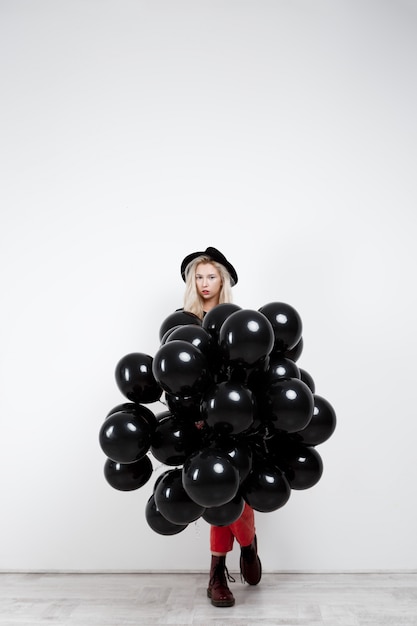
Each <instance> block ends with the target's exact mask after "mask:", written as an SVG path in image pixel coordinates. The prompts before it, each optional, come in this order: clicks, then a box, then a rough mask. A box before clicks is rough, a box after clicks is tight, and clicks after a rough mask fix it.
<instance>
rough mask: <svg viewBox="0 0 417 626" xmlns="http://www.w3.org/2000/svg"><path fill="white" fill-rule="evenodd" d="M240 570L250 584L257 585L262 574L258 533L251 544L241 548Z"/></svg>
mask: <svg viewBox="0 0 417 626" xmlns="http://www.w3.org/2000/svg"><path fill="white" fill-rule="evenodd" d="M240 571H241V574H242V576H243V578H244V579H245V580H246V582H247V583H249V584H250V585H257V584H258V582H259V581H260V580H261V576H262V565H261V561H260V560H259V556H258V542H257V539H256V535H255V537H254V538H253V541H252V543H251V544H250V545H249V546H245V547H243V548H241V550H240Z"/></svg>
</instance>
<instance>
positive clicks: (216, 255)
mask: <svg viewBox="0 0 417 626" xmlns="http://www.w3.org/2000/svg"><path fill="white" fill-rule="evenodd" d="M199 256H206V257H208V258H209V259H211V260H212V261H215V262H216V263H220V264H221V265H223V266H224V267H225V268H226V269H227V271H228V272H229V274H230V278H231V279H232V287H233V285H236V283H237V280H238V278H237V272H236V270H235V268H234V267H233V265H232V264H231V263H229V261H228V260H227V259H226V257H225V256H224V254H222V253H221V252H220V250H217V248H212V247H210V246H209V247H208V248H206V249H205V250H203V251H200V252H192V254H189V255H188V256H186V257H185V259H184V260H183V262H182V263H181V276H182V279H183V280H184V281H185V270H186V269H187V265H189V264H190V263H191V262H192V261H194V259H196V258H197V257H199Z"/></svg>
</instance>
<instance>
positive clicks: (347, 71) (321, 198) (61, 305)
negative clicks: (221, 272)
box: [0, 0, 417, 571]
mask: <svg viewBox="0 0 417 626" xmlns="http://www.w3.org/2000/svg"><path fill="white" fill-rule="evenodd" d="M416 35H417V5H416V3H415V2H413V1H411V0H409V1H405V0H402V1H400V0H395V1H394V0H391V1H389V0H386V1H379V2H376V1H371V0H367V1H366V0H365V1H364V0H360V1H359V0H357V1H351V2H341V1H339V2H337V1H336V2H334V1H333V0H327V1H326V0H317V1H316V2H310V1H309V0H298V1H295V2H294V1H293V2H288V1H284V0H279V1H276V2H275V1H272V0H269V1H268V0H256V1H255V0H254V1H237V0H225V1H219V0H217V1H216V0H214V1H213V0H210V1H209V0H206V1H199V0H189V1H186V0H181V1H171V0H164V1H158V0H157V1H155V2H144V1H140V0H123V1H120V0H101V1H99V0H71V1H70V0H67V1H66V0H58V1H57V0H38V1H37V2H31V1H29V0H8V1H7V0H1V2H0V46H1V48H0V64H1V66H0V67H1V92H2V95H1V99H0V107H1V111H0V112H1V115H0V124H1V129H0V130H1V142H0V151H1V172H2V176H1V178H2V181H1V185H0V194H1V235H0V236H1V248H0V254H1V301H2V304H1V313H0V314H1V324H0V333H1V335H0V359H1V363H0V367H1V392H0V424H1V429H0V447H1V452H0V502H1V515H0V569H1V570H29V571H32V570H82V571H84V570H100V571H101V570H116V571H118V570H192V571H200V570H201V571H205V570H206V569H207V567H208V563H209V557H208V526H207V524H206V523H205V522H203V521H199V522H197V523H196V524H192V525H190V527H189V528H187V530H186V531H185V532H183V533H181V534H180V535H176V536H174V537H162V536H160V535H157V534H156V533H154V532H153V531H152V530H151V529H150V528H149V527H148V525H147V523H146V521H145V517H144V508H145V503H146V501H147V499H148V497H149V496H150V493H151V491H152V486H153V482H154V481H153V480H151V482H150V483H148V484H147V485H146V486H145V487H143V488H142V489H141V490H138V491H135V492H131V493H123V492H118V491H116V490H114V489H112V488H111V487H110V486H109V485H108V484H107V483H106V482H105V480H104V477H103V473H102V472H103V463H104V460H105V458H104V455H103V453H102V451H101V449H100V448H99V444H98V431H99V428H100V425H101V423H102V421H103V419H104V417H105V415H106V414H107V412H108V410H110V409H111V408H112V407H113V406H114V405H116V404H118V403H119V402H123V401H124V398H123V397H122V396H121V394H120V392H119V391H118V389H117V387H116V384H115V381H114V377H113V373H114V367H115V365H116V363H117V361H118V360H119V358H120V357H121V356H123V355H125V354H126V353H128V352H131V351H141V352H147V353H148V354H151V355H153V354H154V353H155V352H156V350H157V348H158V329H159V326H160V323H161V322H162V320H163V319H165V317H166V316H167V315H168V314H169V313H171V311H172V310H173V309H175V308H176V307H178V306H181V304H182V293H183V283H182V281H181V278H180V275H179V265H180V262H181V260H182V258H183V257H184V256H185V255H186V254H188V253H190V252H192V251H194V250H199V249H204V248H205V247H206V246H209V245H214V246H216V247H218V248H220V249H221V250H222V251H223V252H224V253H225V254H226V255H227V256H228V257H229V258H230V259H231V261H232V262H233V263H234V264H235V265H236V267H237V268H238V271H239V275H240V281H239V284H238V285H237V286H236V288H235V290H234V294H235V301H236V302H237V303H238V304H239V305H241V306H242V307H247V308H259V307H260V306H262V305H263V304H266V303H267V302H270V301H273V300H283V301H286V302H288V303H290V304H292V305H293V306H295V307H296V308H297V310H298V311H299V313H300V315H301V317H302V320H303V324H304V333H303V337H304V342H305V348H304V353H303V355H302V357H301V359H300V361H299V365H300V366H302V367H304V368H305V369H307V370H308V371H309V372H310V373H311V374H312V376H313V378H314V379H315V382H316V386H317V393H319V394H321V395H323V396H325V397H326V398H327V399H328V400H330V401H331V403H332V404H333V406H334V407H335V409H336V412H337V415H338V426H337V430H336V432H335V433H334V435H333V437H332V438H331V439H330V440H329V441H328V442H326V443H325V444H323V445H322V446H321V447H320V449H319V451H320V453H321V455H322V458H323V462H324V474H323V477H322V479H321V480H320V481H319V483H318V484H317V485H316V486H315V487H313V488H312V489H310V490H307V491H301V492H293V494H292V496H291V498H290V501H289V502H288V504H287V505H285V507H283V508H282V509H281V510H279V511H276V512H274V513H268V514H261V513H259V514H258V515H257V526H258V535H259V546H260V552H261V557H262V560H263V564H264V569H265V570H268V571H275V570H304V571H308V570H369V569H378V570H379V569H413V568H416V567H417V561H416V555H417V550H416V548H417V545H416V534H415V528H416V523H417V520H416V503H415V481H416V478H417V472H416V463H415V449H416V448H415V437H416V435H417V427H416V417H417V416H416V408H415V407H416V383H415V380H416V377H415V372H416V367H415V354H416V332H415V314H416V287H415V277H414V274H415V268H416V251H415V238H416V224H415V219H416V218H415V210H416V199H417V193H416V186H415V172H416V145H417V137H416V131H417V124H416V114H415V112H416V110H417V92H416V81H415V72H416V52H417V36H416ZM152 408H153V407H152ZM162 408H163V407H162V406H157V407H156V409H157V410H162ZM155 465H156V466H157V465H158V464H157V463H156V464H155ZM160 469H161V468H156V471H155V475H157V473H158V471H159V470H160ZM237 563H238V552H237V550H235V551H234V553H233V555H232V557H231V559H230V564H231V567H232V569H233V568H234V567H237Z"/></svg>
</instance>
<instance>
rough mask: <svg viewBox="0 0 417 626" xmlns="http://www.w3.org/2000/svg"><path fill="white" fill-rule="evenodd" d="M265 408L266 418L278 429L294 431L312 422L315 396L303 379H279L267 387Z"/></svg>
mask: <svg viewBox="0 0 417 626" xmlns="http://www.w3.org/2000/svg"><path fill="white" fill-rule="evenodd" d="M263 408H264V411H265V413H264V418H266V420H267V421H268V423H270V424H271V425H272V426H273V427H274V428H275V429H276V430H284V431H286V432H289V433H293V432H297V431H298V430H301V429H303V428H305V427H306V426H307V425H308V423H309V422H310V420H311V418H312V415H313V409H314V398H313V394H312V392H311V391H310V389H309V388H308V387H307V385H306V384H305V383H303V381H302V380H299V379H297V378H290V379H283V380H277V381H276V382H274V383H272V384H271V385H270V386H269V387H268V388H267V390H266V393H265V397H264V406H263Z"/></svg>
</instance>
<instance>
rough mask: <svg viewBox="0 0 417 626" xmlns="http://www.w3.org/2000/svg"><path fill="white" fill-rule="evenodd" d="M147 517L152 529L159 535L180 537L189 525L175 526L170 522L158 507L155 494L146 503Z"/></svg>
mask: <svg viewBox="0 0 417 626" xmlns="http://www.w3.org/2000/svg"><path fill="white" fill-rule="evenodd" d="M145 517H146V521H147V522H148V525H149V526H150V527H151V529H152V530H154V531H155V532H156V533H158V534H159V535H178V533H180V532H182V531H183V530H185V529H186V528H187V526H188V524H173V523H172V522H169V521H168V520H167V519H166V518H165V517H164V516H163V515H162V513H161V512H160V510H159V509H158V507H157V506H156V502H155V496H154V495H153V494H152V495H151V497H150V498H149V500H148V502H147V503H146V507H145Z"/></svg>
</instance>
